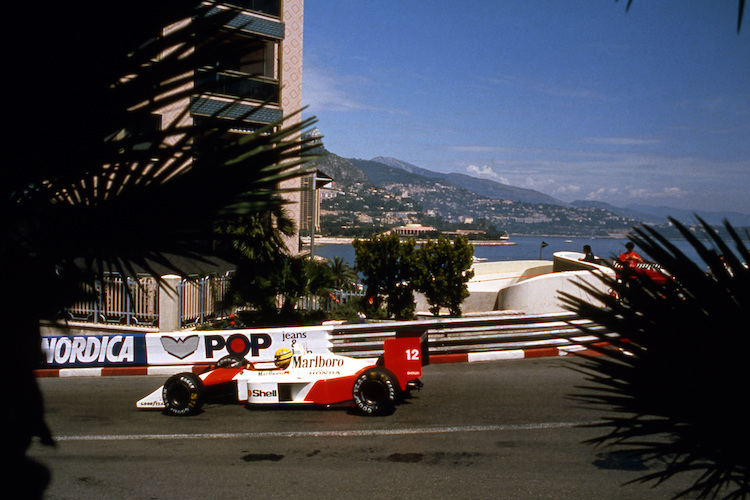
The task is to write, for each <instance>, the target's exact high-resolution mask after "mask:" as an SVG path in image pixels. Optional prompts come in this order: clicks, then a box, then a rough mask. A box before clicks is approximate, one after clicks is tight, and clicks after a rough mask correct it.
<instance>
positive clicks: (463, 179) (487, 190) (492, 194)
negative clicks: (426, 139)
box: [371, 156, 565, 205]
mask: <svg viewBox="0 0 750 500" xmlns="http://www.w3.org/2000/svg"><path fill="white" fill-rule="evenodd" d="M371 161H373V162H377V163H382V164H383V165H388V166H390V167H394V168H397V169H401V170H405V171H406V172H410V173H413V174H416V175H420V176H422V177H426V178H428V179H435V180H439V181H440V182H443V183H449V184H452V185H454V186H458V187H460V188H464V189H468V190H469V191H472V192H474V193H477V194H478V195H481V196H484V197H486V198H490V199H493V200H511V201H520V202H522V203H546V204H549V205H565V203H564V202H562V201H560V200H558V199H556V198H553V197H552V196H549V195H546V194H544V193H540V192H539V191H534V190H532V189H524V188H519V187H515V186H509V185H507V184H502V183H499V182H495V181H493V180H490V179H480V178H478V177H472V176H470V175H465V174H458V173H450V174H443V173H440V172H433V171H432V170H427V169H424V168H420V167H417V166H414V165H412V164H410V163H406V162H404V161H401V160H397V159H395V158H388V157H383V156H378V157H375V158H373V159H372V160H371Z"/></svg>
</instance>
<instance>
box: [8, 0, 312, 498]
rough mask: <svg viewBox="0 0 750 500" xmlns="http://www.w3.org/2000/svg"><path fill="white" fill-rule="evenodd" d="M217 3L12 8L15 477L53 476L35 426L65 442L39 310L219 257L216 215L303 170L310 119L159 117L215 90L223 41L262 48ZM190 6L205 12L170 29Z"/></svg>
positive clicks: (265, 200)
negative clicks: (53, 406) (103, 277)
mask: <svg viewBox="0 0 750 500" xmlns="http://www.w3.org/2000/svg"><path fill="white" fill-rule="evenodd" d="M211 4H212V2H203V3H200V2H185V1H178V0H161V1H159V2H157V3H154V2H146V1H144V0H133V1H130V2H128V3H127V4H124V5H122V6H120V8H116V10H117V15H114V16H112V15H107V14H105V13H104V12H103V10H102V9H103V7H102V4H101V2H95V1H93V0H83V1H81V2H75V4H61V3H59V2H46V1H42V2H36V3H33V4H30V3H24V2H16V3H13V4H11V5H9V6H8V7H7V8H6V10H5V11H4V16H3V20H4V22H5V25H4V29H3V32H4V33H5V34H6V36H8V37H9V39H11V40H16V41H18V44H15V46H14V50H12V51H7V53H6V55H5V67H6V69H7V70H8V72H9V74H13V75H16V76H17V77H14V78H8V79H6V91H7V92H8V95H11V96H14V98H12V99H9V100H8V102H7V106H6V108H5V109H4V112H5V113H6V117H7V118H8V119H9V120H10V121H12V122H13V126H12V127H6V129H5V130H4V132H3V136H4V139H5V140H6V141H7V144H6V147H4V148H3V149H4V158H3V159H4V167H3V169H0V181H1V182H0V189H2V192H3V193H4V195H3V208H2V210H3V214H2V218H0V220H2V221H3V230H2V234H3V240H2V244H1V245H0V251H2V254H1V255H2V259H3V262H5V263H6V272H4V273H3V275H2V280H3V288H4V289H5V290H13V293H12V294H10V296H8V297H6V300H4V301H3V307H4V311H5V313H4V314H3V317H4V320H5V321H6V324H5V326H6V328H5V331H6V332H7V335H6V344H5V347H6V349H7V352H8V353H9V356H8V361H9V362H10V366H9V367H8V369H9V371H10V372H11V373H13V377H14V380H13V383H12V384H10V385H11V387H10V394H9V400H12V401H13V405H11V406H12V407H11V408H9V409H8V419H7V420H6V422H7V424H8V426H9V428H11V429H13V432H12V433H11V436H10V439H9V440H8V444H7V446H6V450H7V454H8V455H9V457H10V460H9V463H10V464H11V470H10V471H9V474H10V476H13V477H28V476H29V473H31V474H32V475H33V477H35V479H34V480H32V481H30V482H27V483H25V486H39V488H40V489H43V488H44V487H45V486H44V484H45V477H44V476H45V474H47V478H48V473H47V472H46V471H45V470H44V468H43V467H41V466H39V465H38V464H35V463H33V462H31V461H30V460H28V458H27V457H26V450H27V448H28V446H29V444H30V442H31V440H32V438H33V437H34V436H39V437H40V438H41V439H42V441H43V442H44V443H48V444H51V443H53V438H52V433H51V432H50V430H49V429H48V428H47V426H46V424H45V422H44V412H43V403H42V398H41V395H40V392H39V388H38V386H37V384H36V379H35V377H34V373H33V369H34V368H35V367H36V366H37V363H38V361H39V360H40V359H41V352H40V335H39V321H40V319H42V318H54V317H55V316H56V314H57V313H58V311H59V310H60V309H61V308H63V307H65V306H67V305H69V304H71V303H72V302H74V301H75V300H77V299H79V298H80V295H81V293H80V290H81V289H82V288H81V286H80V285H81V283H82V282H84V283H85V282H88V283H91V282H93V280H95V279H96V277H97V276H99V275H100V274H101V273H103V272H106V271H114V272H119V273H121V274H123V275H133V274H134V273H135V272H136V271H137V270H141V271H146V272H149V273H151V274H153V275H154V276H156V277H159V275H160V272H159V270H158V267H165V268H167V269H170V270H171V271H173V272H176V273H180V274H184V273H185V270H184V269H181V268H180V267H179V266H178V265H176V264H175V263H174V262H175V260H174V257H181V258H188V259H205V258H206V255H207V254H208V253H210V250H211V242H212V241H214V240H215V239H216V238H217V234H216V233H215V232H214V228H215V225H216V223H217V222H219V223H221V222H222V221H224V222H226V221H232V220H235V219H236V217H237V216H240V215H247V214H252V213H257V212H263V211H270V210H274V209H276V208H278V207H280V206H281V205H282V203H283V202H282V200H281V199H280V198H279V197H278V196H277V194H279V189H278V185H279V183H280V182H282V181H284V180H288V179H291V178H294V177H296V176H299V175H301V174H303V173H304V170H305V169H304V166H303V164H304V160H303V159H301V158H300V154H302V153H304V152H305V150H307V149H308V143H307V142H306V141H305V140H302V139H301V138H300V137H301V136H300V134H301V133H302V132H303V131H304V130H305V129H306V128H308V127H309V126H310V125H311V124H312V120H308V121H302V122H300V123H298V124H295V125H289V126H284V125H283V124H282V123H276V124H273V125H271V126H269V127H267V128H265V129H263V130H260V131H258V132H257V133H253V134H247V135H243V136H236V135H232V134H231V133H230V131H231V130H233V129H234V128H236V127H237V126H241V125H242V123H243V120H244V119H247V118H248V114H246V115H245V116H242V117H240V118H238V119H236V120H230V119H219V115H220V114H221V113H223V112H224V111H225V109H220V110H217V111H216V112H215V113H214V114H213V115H212V116H208V117H206V118H205V119H204V120H202V121H200V122H196V123H190V124H183V122H182V121H175V122H174V123H173V124H172V125H170V126H168V127H166V128H159V127H153V126H149V124H153V122H154V118H155V117H157V116H158V115H159V114H160V113H161V112H162V111H163V110H164V109H165V108H168V107H178V106H180V105H181V103H184V102H187V101H188V99H189V98H190V97H191V96H192V95H195V94H198V93H202V92H207V91H210V90H211V85H212V83H211V82H202V83H199V84H198V85H193V83H194V81H193V80H194V75H195V74H196V73H195V72H196V71H197V70H198V69H200V68H210V67H213V66H214V64H215V62H216V60H217V54H221V57H229V58H232V57H234V56H237V57H239V55H240V54H243V53H248V52H250V50H249V49H250V48H249V47H248V46H245V44H243V43H242V42H240V41H239V40H241V39H242V38H241V37H238V38H237V40H235V41H234V43H232V44H227V43H226V41H227V40H228V39H229V38H230V37H233V33H232V31H234V30H240V29H241V27H237V28H229V27H226V25H227V22H226V21H228V20H229V19H230V17H231V16H236V12H232V10H231V9H227V10H215V9H213V5H211ZM108 8H110V7H108ZM97 17H99V18H101V19H104V18H106V22H98V21H96V22H92V18H97ZM101 19H100V20H101ZM181 19H192V22H191V23H188V24H187V25H185V26H183V27H182V28H181V29H176V30H173V31H170V32H168V33H166V32H163V31H162V28H164V27H165V26H167V25H169V24H171V23H173V22H175V21H178V20H181ZM32 25H36V26H44V28H43V29H38V30H34V29H32V30H31V31H29V26H32ZM219 26H223V27H222V28H221V29H219ZM30 36H31V37H33V39H34V43H33V44H32V43H29V42H28V39H29V37H30ZM149 37H150V38H149ZM248 43H249V42H248ZM170 48H172V49H173V50H171V51H170V50H167V49H170ZM18 75H23V77H22V78H21V77H18ZM50 75H54V79H52V80H51V79H50ZM21 96H26V98H20V97H21ZM234 104H235V102H227V107H231V106H232V105H234ZM184 113H187V110H186V111H185V112H184ZM209 153H210V154H209ZM237 237H238V236H237V235H227V236H226V238H227V239H236V238H237ZM27 493H28V494H29V496H30V497H33V496H37V494H38V495H39V496H40V495H41V491H37V492H33V491H28V492H27Z"/></svg>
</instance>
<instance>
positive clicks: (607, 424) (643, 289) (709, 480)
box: [563, 219, 750, 498]
mask: <svg viewBox="0 0 750 500" xmlns="http://www.w3.org/2000/svg"><path fill="white" fill-rule="evenodd" d="M699 222H700V223H701V226H702V228H703V231H704V234H705V235H706V237H707V238H708V244H706V243H704V241H702V240H700V239H699V238H698V237H697V236H696V235H695V234H694V233H693V232H692V231H690V230H689V229H688V228H686V227H685V226H683V225H682V224H680V223H679V222H678V221H676V220H671V223H672V224H673V225H674V226H675V227H676V228H677V229H678V230H679V231H680V233H681V234H682V236H683V237H684V238H685V239H686V240H688V241H689V242H690V243H691V245H692V246H693V248H695V250H696V252H697V253H698V255H699V256H700V258H701V259H702V261H703V262H704V265H700V264H698V263H697V262H695V261H693V260H691V259H690V258H688V257H687V256H686V255H685V254H684V253H683V252H681V251H680V250H679V249H678V248H677V247H676V246H675V245H674V244H672V243H671V242H669V241H668V240H667V239H666V238H664V237H663V236H662V235H660V234H659V233H658V232H657V231H656V230H654V229H653V228H650V227H648V226H643V227H639V228H636V229H635V231H634V234H633V235H632V236H631V239H632V240H633V241H634V242H635V243H636V244H637V245H638V246H639V247H640V248H641V249H642V250H643V251H644V252H645V253H646V254H648V255H649V256H650V257H651V258H652V259H653V260H654V261H655V262H656V263H658V264H659V265H661V266H662V268H663V269H664V270H666V272H668V273H669V275H670V276H671V278H672V279H671V280H670V281H669V282H668V283H667V284H666V285H659V284H657V283H655V282H654V281H651V280H636V279H631V280H616V279H613V278H611V277H601V279H602V280H603V281H604V282H605V284H606V287H607V288H609V289H611V290H613V291H614V292H615V293H614V294H612V295H610V294H606V293H604V292H601V291H597V290H595V289H594V288H593V287H587V288H586V289H587V291H588V292H589V293H590V294H592V295H593V296H594V297H595V298H596V300H599V301H601V302H602V303H603V304H604V307H601V305H597V304H592V303H587V302H586V301H584V300H581V299H579V298H576V297H574V296H572V295H569V294H565V295H564V296H563V300H564V301H565V302H566V303H567V305H568V307H569V308H570V309H571V310H573V311H576V312H577V313H578V314H579V315H580V316H582V317H585V318H589V319H592V320H593V321H594V322H596V323H598V324H600V325H603V326H605V327H606V330H608V331H610V332H615V333H616V334H617V335H618V336H617V337H612V336H611V335H605V334H602V333H600V332H597V331H596V330H592V329H587V330H586V333H587V334H589V335H593V336H594V337H595V340H592V341H591V342H590V347H591V348H592V349H594V350H596V351H598V353H599V354H603V356H597V357H586V358H585V363H584V364H583V365H580V366H577V367H576V368H575V369H577V370H579V371H582V372H583V373H584V374H586V376H587V383H586V385H584V386H581V387H579V388H578V391H579V392H577V393H575V394H573V395H572V396H571V397H572V398H573V399H575V400H576V401H578V402H580V403H582V404H585V405H588V406H593V407H596V408H598V409H600V410H602V411H604V412H605V417H604V418H603V419H602V421H601V423H599V424H597V425H596V426H595V427H597V428H600V429H603V430H604V429H609V431H608V432H605V433H604V434H602V435H600V436H598V437H596V438H594V439H592V440H591V441H590V442H591V443H593V444H599V445H602V444H609V445H616V446H618V447H624V448H626V449H628V450H630V451H631V452H632V453H633V454H635V455H636V456H639V457H640V458H642V459H643V460H658V463H660V464H663V466H662V467H661V468H660V469H659V470H657V471H656V472H653V473H651V474H648V475H645V476H643V477H641V478H640V479H639V480H640V481H657V482H663V481H665V480H667V479H669V478H670V477H672V476H674V475H676V474H682V473H686V472H692V473H696V472H697V473H700V474H699V476H698V479H696V480H695V481H694V483H693V484H692V486H691V487H690V488H688V490H686V491H685V492H683V493H684V494H696V495H698V497H699V498H705V497H712V496H714V495H720V494H723V495H725V497H726V498H745V497H747V495H748V494H750V431H748V428H747V425H746V422H745V420H746V418H745V410H744V408H745V407H746V405H747V387H748V385H749V384H750V372H748V370H747V368H746V365H745V359H744V358H745V353H746V352H747V351H746V350H747V349H748V348H750V337H749V336H748V334H747V311H748V310H750V270H748V267H747V265H746V262H747V261H746V260H745V259H746V258H747V257H748V251H747V247H746V246H745V244H744V242H743V241H742V239H741V238H740V236H739V235H738V234H737V232H736V231H735V230H734V228H732V226H731V225H730V224H728V223H726V224H725V230H726V231H727V234H729V241H725V240H724V239H723V238H722V237H721V236H720V235H719V234H718V233H717V231H716V230H714V229H713V228H712V227H710V226H709V225H708V224H707V223H706V222H705V221H703V220H701V219H699ZM603 343H606V344H607V346H603Z"/></svg>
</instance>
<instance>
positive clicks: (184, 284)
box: [66, 275, 230, 327]
mask: <svg viewBox="0 0 750 500" xmlns="http://www.w3.org/2000/svg"><path fill="white" fill-rule="evenodd" d="M229 280H230V276H229V275H225V276H213V275H211V276H206V277H203V278H191V279H186V280H182V281H181V283H180V285H179V287H178V290H179V294H180V299H179V303H180V321H181V324H182V326H189V325H193V324H196V323H200V322H202V321H205V320H206V319H208V318H212V317H216V316H220V315H223V314H226V313H227V310H228V308H229V306H230V304H228V303H227V292H228V290H229ZM84 287H85V288H84V292H87V293H89V294H90V295H92V296H95V298H94V299H91V300H83V301H79V302H77V303H75V304H73V305H72V306H71V307H69V308H67V310H66V315H67V318H68V319H70V320H73V321H81V322H85V323H92V324H109V325H121V326H130V327H156V326H158V325H159V294H160V287H159V284H158V282H157V281H156V279H154V278H153V277H150V276H143V277H139V278H137V279H133V278H125V279H123V278H122V277H120V276H119V275H105V276H104V277H102V278H101V279H100V280H98V281H97V282H96V284H95V285H94V288H91V287H89V286H88V285H84Z"/></svg>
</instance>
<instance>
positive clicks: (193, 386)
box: [162, 372, 205, 416]
mask: <svg viewBox="0 0 750 500" xmlns="http://www.w3.org/2000/svg"><path fill="white" fill-rule="evenodd" d="M204 394H205V388H204V386H203V381H202V380H201V379H200V377H198V376H197V375H195V374H194V373H188V372H186V373H178V374H177V375H172V376H171V377H169V379H167V382H166V383H165V384H164V389H162V397H163V398H164V406H165V409H166V411H167V412H168V413H170V414H172V415H179V416H183V415H194V414H196V413H198V412H199V411H200V409H201V408H202V407H203V400H204Z"/></svg>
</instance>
